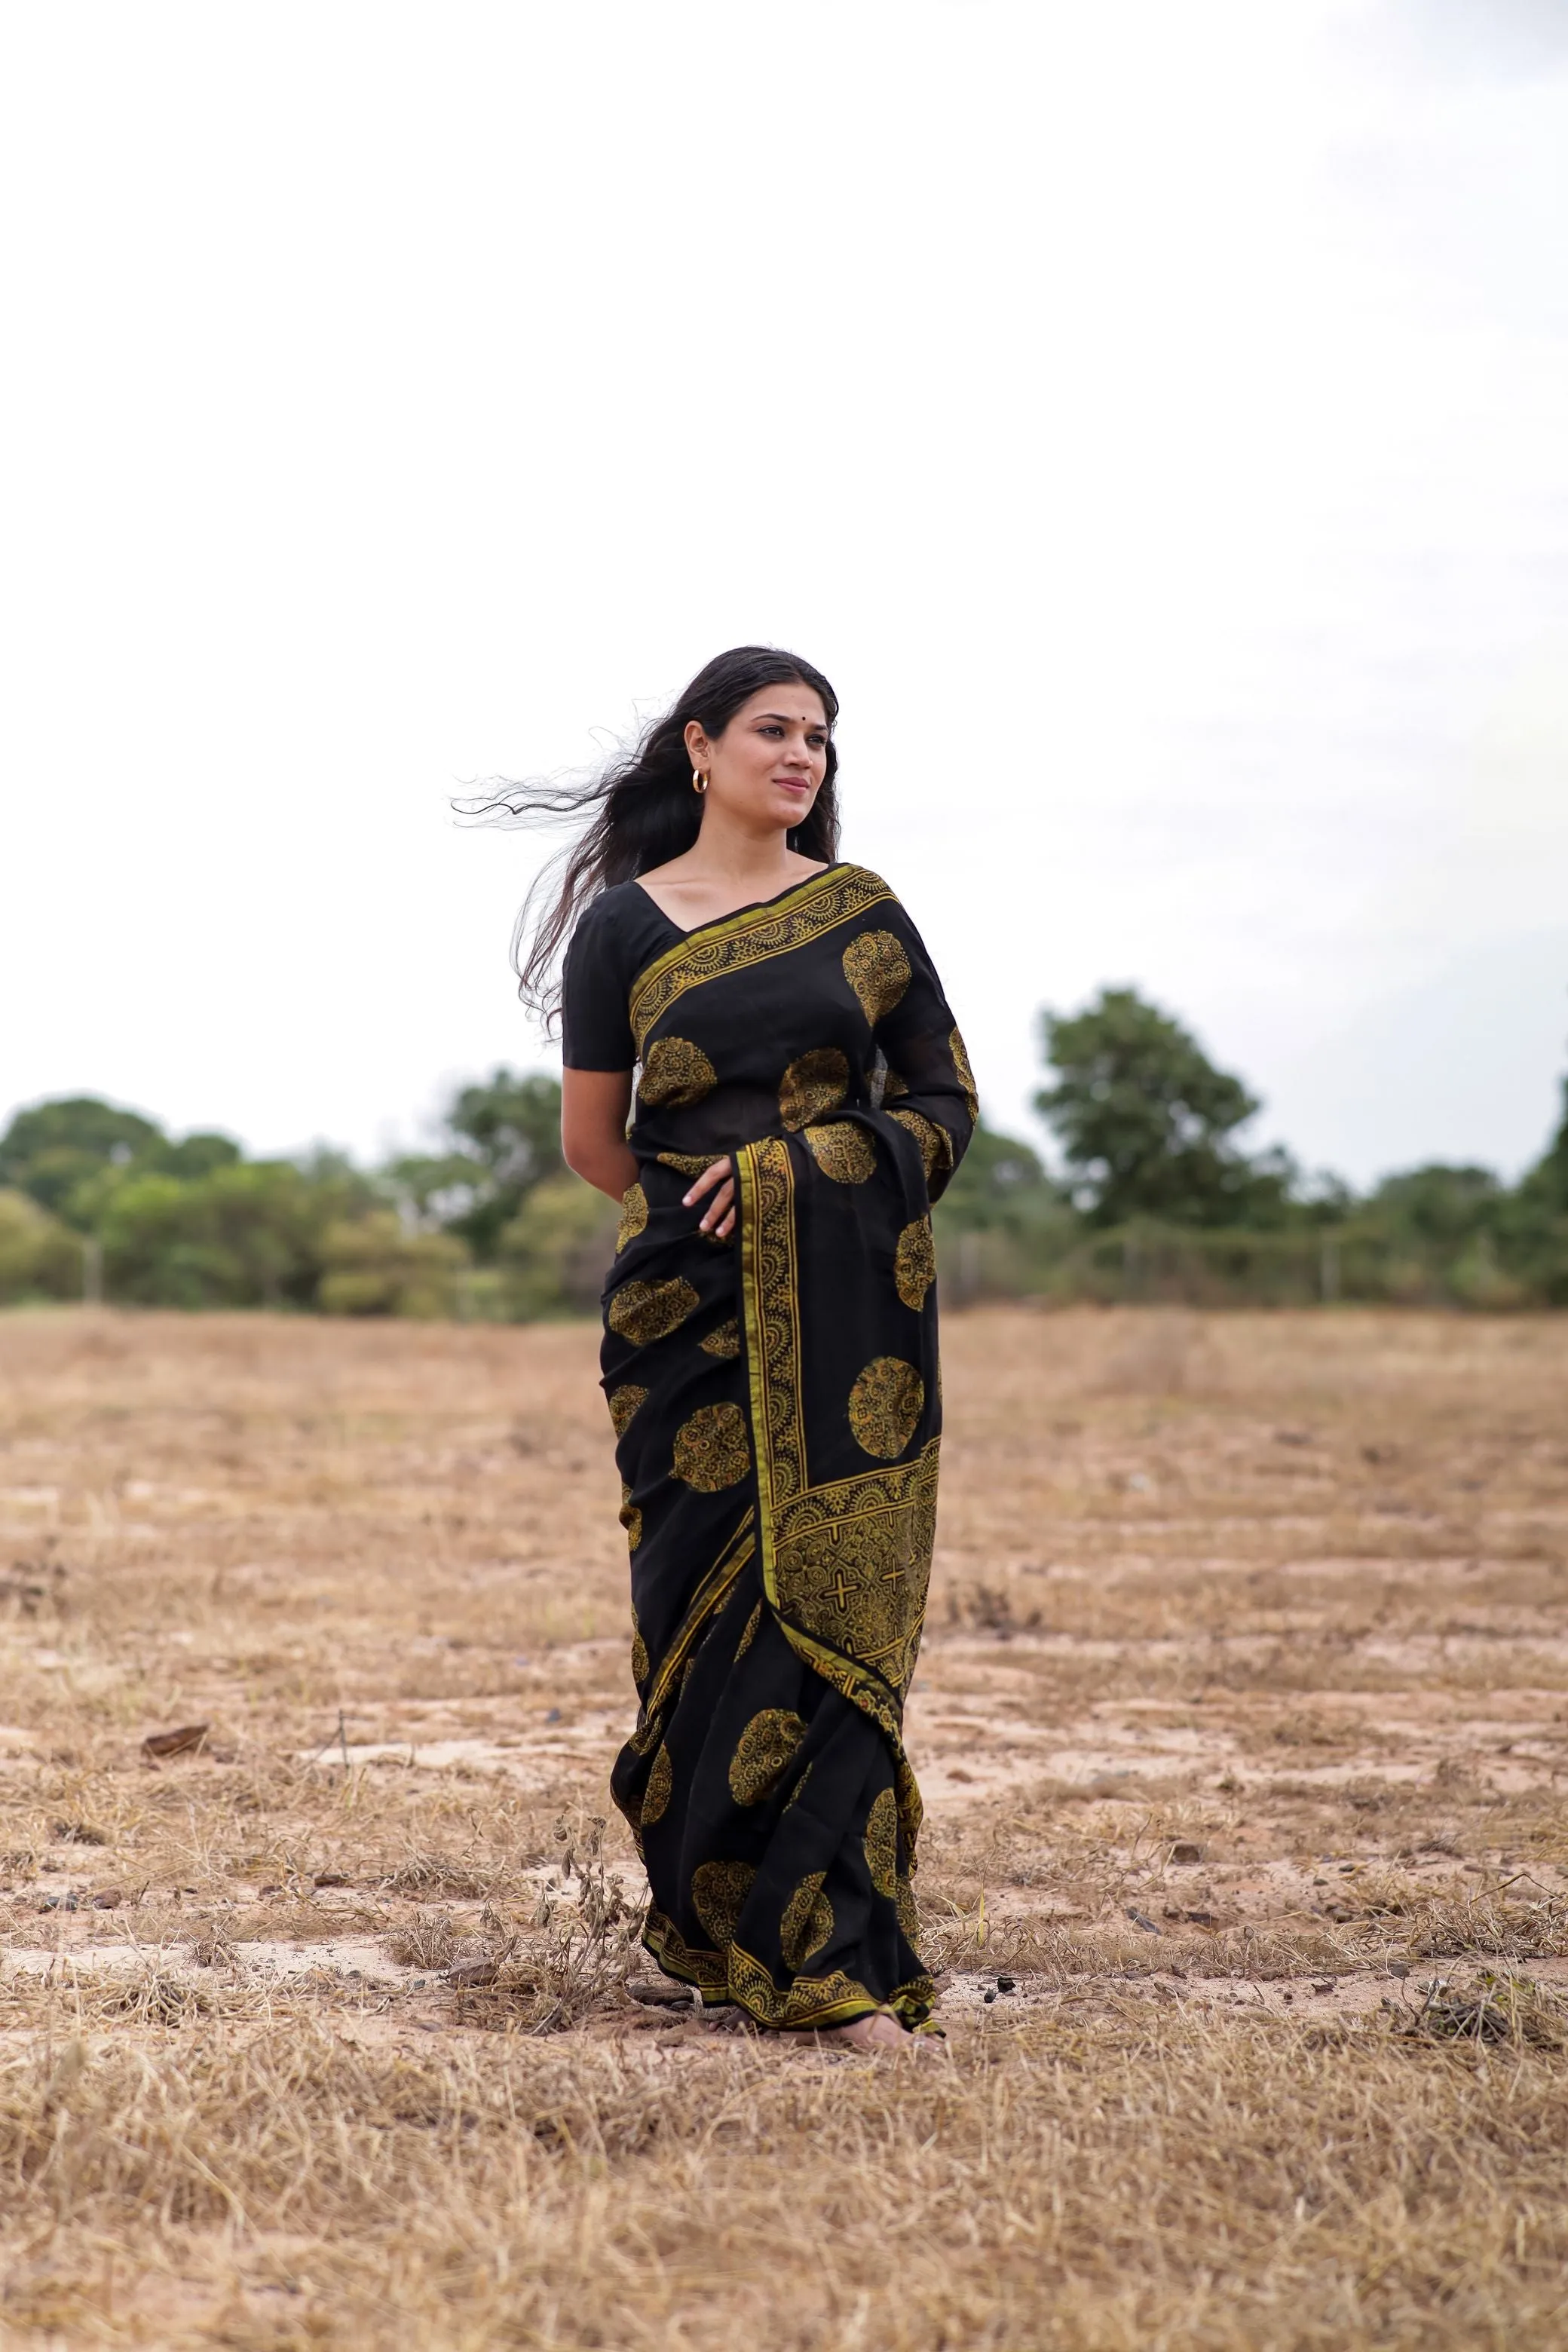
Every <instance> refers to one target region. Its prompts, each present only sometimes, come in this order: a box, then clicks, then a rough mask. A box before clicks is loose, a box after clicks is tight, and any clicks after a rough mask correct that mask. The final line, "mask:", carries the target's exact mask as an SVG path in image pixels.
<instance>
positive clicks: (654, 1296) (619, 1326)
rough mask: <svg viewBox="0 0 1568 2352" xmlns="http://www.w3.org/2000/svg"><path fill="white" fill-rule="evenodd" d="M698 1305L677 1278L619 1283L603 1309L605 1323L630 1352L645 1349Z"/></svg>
mask: <svg viewBox="0 0 1568 2352" xmlns="http://www.w3.org/2000/svg"><path fill="white" fill-rule="evenodd" d="M701 1303H702V1302H701V1300H700V1298H699V1297H698V1295H697V1293H696V1291H695V1290H693V1288H692V1286H691V1285H690V1284H689V1282H687V1281H686V1280H684V1278H683V1277H682V1276H680V1275H679V1274H678V1275H673V1276H671V1277H670V1279H669V1280H668V1282H623V1283H622V1285H621V1286H620V1288H619V1289H618V1290H617V1291H616V1294H615V1297H613V1298H612V1299H611V1301H610V1303H609V1305H608V1307H606V1308H605V1322H606V1323H607V1324H608V1325H609V1327H610V1328H611V1330H612V1331H614V1332H616V1333H617V1334H618V1335H619V1337H620V1338H621V1339H629V1340H630V1341H631V1343H632V1345H633V1347H634V1348H647V1347H649V1346H651V1344H652V1342H653V1341H654V1340H655V1339H664V1338H666V1337H667V1335H668V1333H669V1332H671V1331H673V1330H675V1329H676V1328H678V1327H679V1325H680V1324H682V1323H684V1322H685V1320H686V1318H687V1317H688V1316H689V1314H690V1313H691V1310H692V1308H693V1307H700V1305H701Z"/></svg>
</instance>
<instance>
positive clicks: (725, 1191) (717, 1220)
mask: <svg viewBox="0 0 1568 2352" xmlns="http://www.w3.org/2000/svg"><path fill="white" fill-rule="evenodd" d="M715 1185H718V1187H719V1190H718V1191H717V1192H713V1188H714V1186H715ZM704 1192H713V1198H712V1199H711V1201H710V1202H709V1203H708V1207H707V1209H706V1211H705V1212H704V1213H703V1217H702V1222H701V1223H700V1225H699V1226H698V1228H697V1230H698V1232H699V1233H700V1234H712V1235H713V1236H714V1238H715V1240H717V1241H721V1242H727V1241H728V1240H729V1238H730V1235H731V1234H732V1233H733V1232H734V1230H735V1176H734V1171H733V1170H732V1169H731V1165H730V1162H729V1160H728V1159H727V1158H726V1159H723V1160H715V1161H714V1162H713V1165H712V1167H711V1168H705V1169H704V1170H703V1171H702V1173H701V1175H700V1176H699V1178H698V1179H697V1181H696V1183H695V1184H693V1186H692V1187H691V1190H690V1192H688V1193H687V1195H686V1206H687V1207H688V1208H689V1209H693V1208H695V1207H696V1205H697V1203H698V1202H699V1201H700V1199H701V1198H702V1195H703V1194H704Z"/></svg>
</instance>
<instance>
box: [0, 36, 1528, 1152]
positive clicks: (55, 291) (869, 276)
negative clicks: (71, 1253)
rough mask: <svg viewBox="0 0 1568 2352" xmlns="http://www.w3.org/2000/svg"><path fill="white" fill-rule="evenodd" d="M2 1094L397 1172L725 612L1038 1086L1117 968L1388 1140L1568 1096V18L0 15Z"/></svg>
mask: <svg viewBox="0 0 1568 2352" xmlns="http://www.w3.org/2000/svg"><path fill="white" fill-rule="evenodd" d="M0 198H3V200H4V205H5V218H6V221H7V224H8V228H7V250H6V252H5V257H4V260H3V264H0V267H3V269H4V302H5V321H6V326H7V330H8V333H7V341H8V345H9V352H10V357H9V360H8V363H7V367H6V371H5V382H4V386H3V388H0V405H3V408H4V418H5V430H4V434H3V436H0V448H3V458H0V463H3V465H4V468H5V480H4V484H3V486H0V500H3V503H0V542H3V547H4V552H3V554H0V563H3V565H4V586H3V592H0V593H3V595H4V612H3V614H0V622H3V627H4V641H5V666H6V668H7V671H8V672H9V674H10V675H9V679H8V683H7V685H6V688H5V693H4V695H3V697H0V751H3V755H4V788H5V815H4V841H5V919H4V925H3V929H0V955H3V957H4V970H3V971H0V985H3V987H4V990H5V1005H6V1015H7V1017H6V1019H5V1030H4V1046H3V1054H0V1098H3V1099H0V1115H3V1114H4V1112H5V1110H6V1109H8V1108H9V1107H11V1106H14V1105H15V1104H17V1103H21V1102H25V1101H29V1100H33V1099H36V1098H37V1097H40V1096H43V1095H47V1094H58V1093H66V1092H76V1091H92V1092H98V1093H105V1094H108V1095H110V1097H114V1098H115V1099H118V1100H121V1101H123V1102H127V1103H130V1104H132V1105H135V1106H137V1107H138V1108H143V1109H145V1110H148V1111H150V1112H152V1113H153V1114H154V1115H156V1116H157V1117H159V1118H163V1119H165V1120H167V1121H168V1122H170V1123H171V1124H172V1125H173V1126H174V1127H175V1128H177V1129H184V1128H189V1127H197V1126H201V1127H209V1126H218V1127H223V1128H226V1129H229V1130H230V1131H231V1132H233V1133H235V1134H237V1135H238V1136H239V1137H241V1138H242V1139H244V1141H245V1142H246V1143H247V1145H248V1146H249V1147H251V1148H253V1149H256V1150H286V1149H290V1148H295V1147H298V1146H300V1145H302V1144H305V1143H307V1142H308V1141H309V1140H310V1139H312V1138H317V1137H320V1138H325V1139H333V1140H336V1141H338V1142H342V1143H344V1144H347V1145H349V1146H351V1147H352V1148H353V1149H354V1150H356V1151H359V1152H363V1153H370V1152H374V1151H377V1150H382V1149H384V1148H385V1147H386V1146H387V1145H388V1144H390V1143H393V1142H395V1141H401V1140H412V1139H414V1138H415V1137H416V1135H417V1133H418V1131H419V1128H420V1122H421V1120H422V1119H424V1118H428V1116H429V1115H430V1113H431V1111H432V1109H433V1108H434V1107H435V1105H436V1104H437V1101H438V1099H439V1097H440V1095H441V1092H442V1089H443V1087H444V1086H446V1085H447V1084H448V1083H449V1082H450V1081H451V1080H453V1079H454V1078H457V1077H458V1076H465V1075H468V1074H471V1073H475V1072H478V1071H480V1070H483V1069H485V1068H487V1067H488V1066H491V1065H493V1064H494V1063H496V1062H498V1061H502V1060H506V1061H510V1062H512V1063H513V1064H521V1065H535V1066H545V1065H548V1063H549V1062H550V1061H551V1059H552V1055H551V1054H550V1051H549V1049H548V1048H547V1047H545V1046H543V1045H542V1044H541V1043H540V1041H539V1039H538V1037H537V1035H536V1034H534V1033H533V1032H532V1031H531V1029H530V1028H529V1026H528V1025H527V1024H526V1023H525V1021H524V1019H523V1017H522V1015H521V1013H520V1011H519V1009H518V1007H517V1004H516V1002H515V998H514V995H513V993H512V981H511V977H510V972H509V970H508V965H507V942H508V933H509V929H510V919H511V915H512V912H513V909H514V907H515V904H516V902H517V900H518V899H519V898H520V897H521V893H522V890H523V887H524V886H525V885H526V882H527V879H528V877H529V873H530V871H531V864H532V861H533V860H534V859H535V857H536V856H538V855H539V849H538V845H536V844H534V843H533V842H531V840H530V839H529V837H527V836H525V835H494V834H484V833H479V834H475V833H465V832H462V831H460V830H458V829H457V828H456V827H455V826H454V825H453V824H452V821H451V818H450V815H449V814H448V811H447V798H448V796H449V795H450V794H451V793H453V792H454V791H456V790H458V789H460V788H461V786H462V783H463V782H464V781H465V780H468V779H470V778H474V777H477V776H483V775H485V774H487V773H491V772H508V773H510V774H513V775H516V774H524V773H531V772H540V771H544V770H550V769H552V768H556V767H561V766H565V765H573V764H577V763H580V762H581V761H584V759H585V758H587V757H589V756H591V755H592V753H593V751H594V743H595V734H594V730H601V733H602V734H603V732H604V730H607V732H608V734H609V735H615V734H624V733H626V731H628V730H630V729H631V728H632V727H633V726H635V724H636V723H637V718H638V715H639V714H641V715H643V716H647V715H648V714H649V713H651V712H652V711H653V710H654V709H657V708H658V706H659V705H660V703H661V702H662V701H663V700H664V699H665V698H668V696H669V695H671V694H672V693H673V692H674V691H675V690H676V689H677V688H679V686H680V685H681V683H682V682H683V681H684V679H685V678H686V677H688V676H689V674H690V673H691V672H692V671H693V670H694V669H696V668H697V667H699V665H700V663H702V662H703V661H704V660H706V659H707V658H708V657H709V656H710V655H711V654H712V653H714V652H716V651H717V650H719V649H720V648H721V646H726V645H731V644H734V643H737V642H741V641H744V640H753V639H763V640H767V641H771V642H774V643H778V644H783V645H789V646H795V647H797V648H798V649H799V650H800V651H801V652H803V653H804V654H805V655H807V656H809V657H810V658H811V659H812V660H813V661H815V662H816V663H818V664H819V665H820V666H821V667H823V668H825V669H826V671H827V673H828V675H829V676H830V677H832V678H833V680H834V681H835V684H836V685H837V688H838V690H839V693H840V696H841V698H842V701H843V706H844V716H843V720H842V726H841V734H840V742H841V751H842V757H843V772H842V773H843V793H844V799H845V803H846V806H847V837H846V844H845V846H846V852H847V855H848V856H852V857H855V858H858V859H860V860H862V861H864V862H865V863H867V864H869V865H873V866H876V867H878V868H879V870H880V871H882V872H883V873H885V874H886V875H887V876H888V877H889V879H890V880H891V881H892V882H893V884H894V886H895V887H897V888H898V889H899V891H900V895H901V896H902V897H903V898H905V900H906V902H907V903H908V905H909V907H910V910H911V912H912V913H913V915H914V917H915V919H916V920H917V922H919V923H920V925H921V928H922V929H923V930H924V932H925V934H926V936H927V939H928V940H929V942H930V944H931V948H932V949H933V950H934V952H935V954H936V956H937V958H938V961H939V963H940V965H941V968H942V971H943V974H944V977H945V980H946V982H947V985H948V990H949V993H950V995H951V997H952V1002H953V1004H954V1006H955V1008H956V1010H957V1012H958V1015H959V1018H960V1020H961V1022H962V1024H963V1028H964V1030H965V1033H966V1034H967V1035H968V1037H969V1040H970V1044H971V1047H972V1051H973V1059H974V1063H975V1066H976V1069H977V1073H978V1076H979V1080H980V1086H981V1091H982V1094H983V1096H984V1098H985V1102H986V1108H987V1110H988V1113H989V1115H990V1117H991V1119H992V1121H993V1123H994V1124H995V1125H998V1126H1001V1127H1011V1128H1013V1129H1015V1130H1017V1131H1022V1132H1026V1133H1027V1132H1029V1131H1030V1129H1029V1125H1028V1121H1029V1111H1028V1100H1029V1097H1030V1094H1031V1093H1032V1091H1033V1088H1034V1087H1036V1086H1037V1084H1038V1083H1039V1076H1038V1071H1037V1043H1036V1021H1037V1009H1038V1008H1039V1006H1041V1005H1042V1004H1046V1003H1048V1004H1051V1005H1054V1006H1057V1007H1059V1008H1068V1007H1071V1006H1075V1005H1077V1004H1079V1003H1081V1002H1082V1001H1083V1000H1084V998H1085V997H1086V996H1087V995H1088V994H1089V992H1092V991H1093V990H1094V989H1095V988H1096V987H1098V986H1099V985H1100V983H1102V982H1107V981H1113V982H1121V981H1131V982H1137V983H1138V984H1139V985H1140V986H1142V988H1144V989H1146V990H1148V991H1149V992H1152V994H1153V995H1154V996H1155V997H1156V998H1157V999H1158V1000H1159V1001H1160V1002H1161V1003H1163V1004H1164V1005H1166V1006H1168V1007H1169V1008H1171V1009H1173V1010H1174V1011H1176V1012H1178V1013H1181V1014H1182V1015H1183V1016H1184V1018H1186V1019H1187V1020H1188V1021H1189V1022H1190V1023H1191V1024H1193V1025H1194V1026H1195V1028H1196V1029H1197V1031H1198V1033H1199V1034H1200V1035H1201V1037H1202V1038H1203V1040H1204V1042H1205V1045H1207V1046H1208V1048H1209V1050H1210V1051H1211V1052H1212V1053H1213V1054H1214V1055H1215V1057H1216V1058H1217V1059H1219V1060H1220V1061H1221V1062H1223V1063H1225V1064H1226V1065H1227V1066H1231V1067H1234V1068H1236V1069H1237V1070H1239V1071H1240V1072H1241V1073H1242V1074H1243V1075H1245V1076H1247V1078H1248V1079H1249V1081H1250V1082H1251V1083H1252V1085H1253V1087H1254V1088H1255V1089H1256V1090H1257V1091H1258V1092H1259V1093H1260V1094H1262V1095H1263V1097H1265V1099H1266V1103H1267V1109H1266V1111H1265V1113H1264V1115H1263V1117H1262V1118H1260V1119H1259V1121H1258V1124H1257V1127H1256V1129H1255V1130H1254V1134H1255V1138H1256V1140H1257V1141H1258V1142H1259V1143H1262V1142H1264V1141H1267V1140H1270V1139H1276V1138H1278V1139H1282V1140H1284V1141H1286V1142H1288V1143H1289V1145H1290V1146H1291V1147H1292V1148H1293V1149H1294V1150H1296V1151H1297V1152H1298V1154H1299V1155H1300V1157H1301V1158H1302V1159H1303V1160H1305V1161H1307V1162H1308V1164H1309V1165H1313V1166H1317V1165H1330V1166H1332V1167H1335V1168H1337V1169H1339V1170H1341V1171H1344V1172H1345V1173H1347V1174H1348V1175H1350V1176H1352V1178H1354V1179H1356V1180H1358V1181H1364V1180H1366V1179H1368V1178H1370V1177H1372V1176H1373V1175H1374V1174H1376V1173H1377V1172H1379V1171H1384V1170H1386V1169H1389V1168H1392V1167H1395V1166H1401V1165H1406V1166H1407V1165H1410V1164H1412V1163H1414V1162H1416V1161H1419V1160H1426V1159H1433V1158H1444V1159H1461V1160H1486V1161H1489V1162H1491V1163H1492V1164H1494V1165H1497V1166H1499V1167H1501V1168H1503V1169H1506V1170H1509V1171H1513V1170H1516V1169H1518V1168H1519V1167H1520V1166H1521V1165H1522V1164H1523V1163H1524V1162H1526V1161H1527V1160H1529V1159H1531V1157H1533V1156H1534V1154H1535V1153H1536V1152H1538V1151H1539V1150H1540V1149H1541V1148H1542V1145H1543V1143H1544V1141H1545V1139H1546V1138H1547V1135H1548V1132H1549V1130H1550V1129H1551V1128H1552V1125H1553V1124H1554V1120H1555V1116H1556V1108H1557V1086H1558V1079H1559V1076H1560V1074H1561V1072H1562V1071H1563V1068H1564V1066H1568V6H1565V5H1563V0H1538V5H1526V0H1407V5H1402V0H1269V5H1267V6H1259V5H1258V0H1185V5H1183V6H1182V7H1180V8H1176V7H1173V6H1172V5H1170V0H1100V5H1095V6H1092V7H1086V6H1084V5H1081V0H1017V5H1015V0H899V5H892V0H830V4H829V5H816V4H815V0H795V5H794V6H793V7H792V8H791V9H789V10H788V11H784V12H780V11H778V10H760V9H751V8H746V7H743V6H737V5H734V0H717V5H704V4H703V0H665V5H662V6H659V7H649V6H648V5H647V0H639V5H629V0H600V5H595V6H594V7H577V8H559V7H552V8H544V7H542V6H538V5H527V0H508V5H480V0H474V4H473V5H465V0H447V5H444V6H442V7H440V8H437V7H435V6H431V5H424V6H420V7H411V6H408V5H396V0H376V5H374V6H373V5H368V0H310V5H298V4H297V0H268V5H266V6H265V7H263V6H260V5H225V6H221V7H215V6H213V5H211V0H197V5H160V0H139V5H137V6H135V7H133V8H128V7H125V6H124V5H120V0H115V5H91V0H79V5H74V6H72V7H70V8H68V9H61V8H53V9H51V8H46V7H34V8H31V9H14V10H12V11H10V12H9V13H8V15H7V16H6V18H5V30H4V33H3V36H0Z"/></svg>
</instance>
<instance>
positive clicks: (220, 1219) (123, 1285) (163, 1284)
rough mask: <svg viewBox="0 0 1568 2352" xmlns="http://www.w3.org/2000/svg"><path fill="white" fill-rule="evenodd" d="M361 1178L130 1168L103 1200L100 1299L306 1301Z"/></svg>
mask: <svg viewBox="0 0 1568 2352" xmlns="http://www.w3.org/2000/svg"><path fill="white" fill-rule="evenodd" d="M364 1199H365V1188H364V1186H363V1181H362V1180H360V1179H358V1178H354V1177H352V1176H350V1177H343V1176H341V1175H336V1174H332V1173H328V1174H325V1175H317V1174H312V1173H311V1172H310V1171H308V1170H306V1169H302V1168H297V1167H296V1166H295V1165H294V1164H293V1162H292V1161H291V1160H241V1161H239V1162H237V1163H236V1164H234V1165H230V1166H226V1167H219V1168H215V1169H213V1170H212V1171H210V1172H209V1173H208V1174H206V1175H205V1176H200V1177H195V1178H191V1179H182V1178H180V1177H178V1176H168V1175H164V1174H163V1172H162V1171H159V1170H157V1169H140V1168H132V1169H128V1170H126V1171H124V1172H123V1173H122V1174H121V1176H120V1177H119V1179H118V1181H113V1182H112V1183H111V1184H110V1185H109V1186H108V1188H107V1189H106V1190H105V1192H103V1194H102V1195H101V1196H100V1204H99V1209H98V1231H99V1233H100V1236H101V1239H102V1243H103V1280H104V1295H105V1297H107V1298H110V1299H111V1300H113V1301H115V1302H116V1303H118V1304H121V1305H132V1306H145V1307H311V1306H314V1305H315V1303H316V1289H317V1284H318V1282H319V1280H320V1277H321V1272H322V1269H323V1266H324V1264H325V1256H324V1243H325V1236H326V1234H327V1232H328V1230H329V1228H331V1226H332V1225H334V1224H335V1223H339V1222H341V1221H342V1219H343V1218H344V1217H345V1216H348V1215H356V1214H363V1210H364Z"/></svg>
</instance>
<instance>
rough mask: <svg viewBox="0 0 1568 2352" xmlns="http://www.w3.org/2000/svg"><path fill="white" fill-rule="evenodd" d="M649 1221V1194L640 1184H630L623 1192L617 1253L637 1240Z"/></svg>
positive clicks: (617, 1233)
mask: <svg viewBox="0 0 1568 2352" xmlns="http://www.w3.org/2000/svg"><path fill="white" fill-rule="evenodd" d="M646 1225H647V1193H646V1192H644V1191H643V1188H642V1186H641V1185H640V1184H628V1185H627V1186H626V1191H625V1192H623V1193H622V1194H621V1222H620V1223H619V1224H618V1225H617V1226H616V1255H617V1257H618V1256H619V1255H620V1253H621V1251H622V1250H624V1249H625V1247H626V1244H627V1243H628V1242H631V1241H636V1239H637V1235H638V1234H640V1233H641V1232H642V1231H643V1230H644V1228H645V1227H646Z"/></svg>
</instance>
